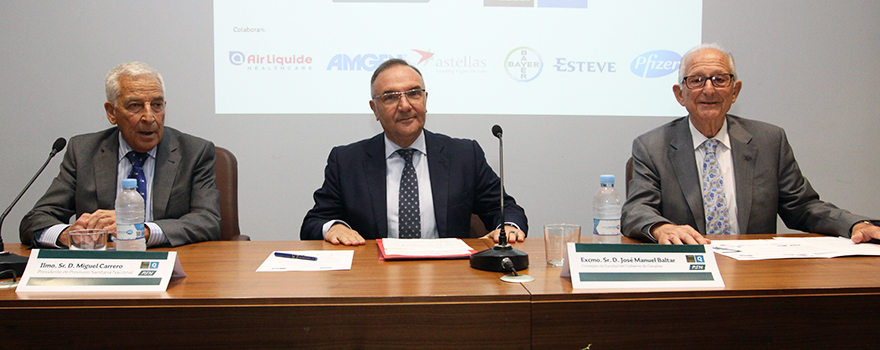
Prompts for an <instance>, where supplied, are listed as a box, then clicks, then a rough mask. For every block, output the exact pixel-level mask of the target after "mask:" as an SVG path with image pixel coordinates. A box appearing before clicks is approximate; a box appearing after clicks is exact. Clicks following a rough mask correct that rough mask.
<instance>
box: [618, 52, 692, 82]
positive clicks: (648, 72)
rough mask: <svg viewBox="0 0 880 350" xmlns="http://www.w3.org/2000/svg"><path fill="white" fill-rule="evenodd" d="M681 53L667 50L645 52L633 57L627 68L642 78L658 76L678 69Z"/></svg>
mask: <svg viewBox="0 0 880 350" xmlns="http://www.w3.org/2000/svg"><path fill="white" fill-rule="evenodd" d="M680 64H681V55H679V54H678V53H676V52H673V51H669V50H656V51H650V52H645V53H643V54H641V55H638V56H637V57H636V58H635V59H633V61H632V63H631V64H630V66H629V69H630V70H631V71H632V72H633V74H635V75H637V76H640V77H642V78H659V77H663V76H667V75H669V74H670V73H672V72H676V71H678V66H679V65H680Z"/></svg>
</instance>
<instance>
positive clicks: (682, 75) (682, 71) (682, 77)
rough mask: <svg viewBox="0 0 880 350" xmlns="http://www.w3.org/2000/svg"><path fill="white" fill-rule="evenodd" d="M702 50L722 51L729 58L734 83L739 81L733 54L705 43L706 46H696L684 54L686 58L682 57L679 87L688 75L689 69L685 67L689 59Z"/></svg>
mask: <svg viewBox="0 0 880 350" xmlns="http://www.w3.org/2000/svg"><path fill="white" fill-rule="evenodd" d="M702 49H715V50H718V51H721V53H723V54H724V55H725V56H727V59H728V65H729V66H730V74H733V81H736V80H737V78H738V77H739V76H738V75H737V74H736V63H735V62H734V61H733V54H732V53H730V51H727V49H725V48H724V47H722V46H721V45H719V44H718V43H708V44H706V43H704V44H700V45H697V46H694V47H693V48H692V49H690V50H688V52H686V53H685V54H684V56H681V63H680V64H679V65H678V84H679V85H681V80H682V79H684V75H685V74H686V72H685V69H687V67H685V65H686V64H687V61H688V59H690V58H691V55H692V54H693V53H694V52H697V51H700V50H702Z"/></svg>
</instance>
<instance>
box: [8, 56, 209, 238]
mask: <svg viewBox="0 0 880 350" xmlns="http://www.w3.org/2000/svg"><path fill="white" fill-rule="evenodd" d="M104 87H105V90H106V93H107V102H105V103H104V110H105V111H106V113H107V119H108V120H109V121H110V124H113V125H116V126H115V127H111V128H109V129H106V130H104V131H99V132H96V133H91V134H85V135H78V136H74V137H73V138H71V139H70V143H69V146H68V147H67V151H66V152H65V154H64V160H63V161H62V162H61V171H60V172H59V174H58V176H57V177H56V178H55V180H54V181H53V182H52V184H51V185H50V186H49V189H48V190H47V191H46V194H44V195H43V197H42V198H40V200H39V201H37V203H36V205H35V206H34V209H33V210H31V211H30V212H28V213H27V214H26V215H25V216H24V218H22V220H21V226H20V229H19V232H20V235H21V242H22V243H23V244H29V245H31V246H34V247H40V248H63V247H66V246H69V238H68V232H70V231H71V230H79V229H107V231H108V233H110V234H111V235H115V234H116V216H115V211H114V207H115V200H116V195H117V193H118V191H120V188H121V186H120V184H121V182H122V179H125V178H135V179H137V180H138V181H137V182H138V192H139V193H141V195H142V196H144V201H145V206H144V209H145V221H146V224H145V225H144V234H145V238H146V242H147V246H148V247H153V246H168V245H170V246H179V245H183V244H188V243H195V242H201V241H209V240H219V239H220V192H219V191H218V190H217V188H216V186H215V184H214V144H213V143H211V142H209V141H206V140H203V139H200V138H198V137H195V136H191V135H188V134H184V133H182V132H180V131H177V130H175V129H172V128H170V127H168V128H166V127H165V106H166V101H165V84H164V81H163V79H162V76H161V75H160V74H159V72H157V71H156V70H155V69H153V67H150V66H149V65H147V64H145V63H141V62H128V63H123V64H120V65H118V66H116V67H115V68H113V69H112V70H110V72H109V73H108V74H107V77H106V79H105V81H104ZM74 215H75V216H76V221H75V222H74V223H73V224H71V225H68V222H69V219H70V218H71V216H74Z"/></svg>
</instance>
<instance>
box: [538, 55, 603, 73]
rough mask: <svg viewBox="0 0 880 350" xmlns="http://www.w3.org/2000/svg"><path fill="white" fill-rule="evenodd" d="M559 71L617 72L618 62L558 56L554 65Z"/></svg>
mask: <svg viewBox="0 0 880 350" xmlns="http://www.w3.org/2000/svg"><path fill="white" fill-rule="evenodd" d="M553 68H556V71H557V72H566V73H574V72H582V73H617V62H607V61H605V62H603V61H572V60H569V59H567V58H559V57H557V58H556V64H554V65H553Z"/></svg>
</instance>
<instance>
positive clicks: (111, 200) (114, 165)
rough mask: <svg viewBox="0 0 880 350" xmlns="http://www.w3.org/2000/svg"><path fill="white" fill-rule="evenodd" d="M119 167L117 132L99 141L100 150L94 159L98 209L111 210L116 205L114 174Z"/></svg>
mask: <svg viewBox="0 0 880 350" xmlns="http://www.w3.org/2000/svg"><path fill="white" fill-rule="evenodd" d="M118 167H119V131H118V130H117V131H115V132H113V133H111V134H110V137H108V138H106V139H104V140H103V141H101V149H100V152H99V153H98V155H97V159H94V170H95V178H94V179H92V181H95V192H96V193H97V197H98V198H97V200H98V209H113V208H114V207H115V203H116V173H117V171H118Z"/></svg>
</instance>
